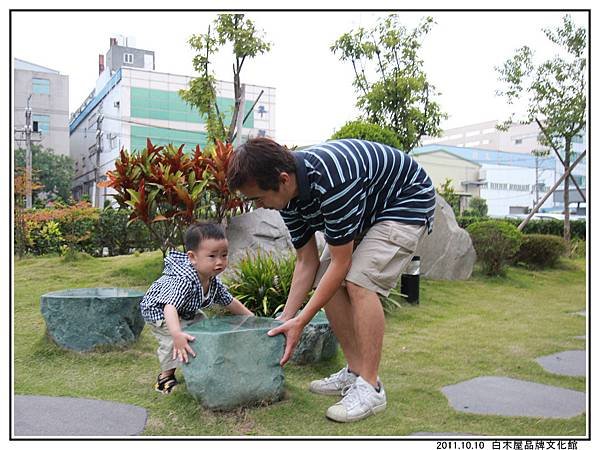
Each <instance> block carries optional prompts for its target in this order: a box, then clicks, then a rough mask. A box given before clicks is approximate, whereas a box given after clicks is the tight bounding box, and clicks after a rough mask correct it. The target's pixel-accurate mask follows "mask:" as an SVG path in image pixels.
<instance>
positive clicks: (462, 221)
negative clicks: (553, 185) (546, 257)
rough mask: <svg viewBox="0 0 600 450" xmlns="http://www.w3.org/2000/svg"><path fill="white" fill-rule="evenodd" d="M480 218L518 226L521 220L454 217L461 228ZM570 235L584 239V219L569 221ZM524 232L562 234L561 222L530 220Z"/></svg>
mask: <svg viewBox="0 0 600 450" xmlns="http://www.w3.org/2000/svg"><path fill="white" fill-rule="evenodd" d="M482 220H494V221H500V222H507V223H510V224H512V225H514V226H515V227H518V226H519V225H520V224H521V222H522V220H521V219H514V218H510V219H508V218H505V219H494V218H490V217H474V216H459V217H457V218H456V222H457V223H458V226H459V227H461V228H465V229H466V228H467V227H468V226H469V225H471V224H472V223H476V222H480V221H482ZM570 223H571V237H573V238H579V239H581V240H585V239H586V230H585V224H586V221H585V220H572V221H571V222H570ZM522 232H523V233H524V234H551V235H555V236H562V235H563V222H562V221H561V220H530V221H529V223H527V225H525V227H524V228H523V230H522Z"/></svg>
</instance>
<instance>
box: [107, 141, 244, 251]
mask: <svg viewBox="0 0 600 450" xmlns="http://www.w3.org/2000/svg"><path fill="white" fill-rule="evenodd" d="M183 149H184V146H183V145H181V146H180V147H175V146H173V145H172V144H169V145H166V146H154V145H153V144H152V142H151V141H150V139H147V142H146V148H145V149H144V150H142V151H141V152H139V153H129V152H128V151H126V150H124V149H122V150H121V152H120V155H119V157H118V158H117V160H116V161H115V168H114V170H111V171H109V172H108V173H107V174H106V176H107V180H106V181H105V182H103V183H102V184H101V186H103V187H110V188H112V189H114V191H115V193H114V194H112V196H113V197H114V198H115V200H116V201H117V203H118V204H119V206H120V207H121V208H127V209H130V210H131V214H130V216H129V219H130V222H132V221H134V220H140V221H142V222H143V223H144V224H146V226H147V227H148V229H149V230H150V233H151V234H152V236H154V238H155V239H156V240H157V242H158V243H159V245H160V248H161V250H162V252H163V255H164V254H166V251H167V250H168V249H169V248H175V247H177V246H178V245H181V244H182V243H183V233H184V231H185V228H186V227H187V226H188V225H189V224H190V223H192V222H194V221H196V220H198V219H200V218H203V219H205V218H207V217H208V216H213V217H214V219H216V220H217V221H219V222H222V221H223V220H225V218H226V217H227V215H229V214H234V213H235V212H236V211H237V210H239V211H240V212H243V210H244V203H243V201H242V200H241V199H240V198H238V197H236V196H234V195H232V194H231V193H230V192H229V189H228V188H227V183H226V181H225V175H226V170H227V165H228V164H229V158H230V157H231V154H232V152H233V147H232V146H231V144H227V145H226V144H223V143H221V142H217V145H216V147H215V149H214V150H213V151H211V152H209V151H205V152H203V151H202V150H201V149H200V146H199V145H196V148H195V150H194V151H193V152H192V153H191V154H190V153H186V152H184V151H183Z"/></svg>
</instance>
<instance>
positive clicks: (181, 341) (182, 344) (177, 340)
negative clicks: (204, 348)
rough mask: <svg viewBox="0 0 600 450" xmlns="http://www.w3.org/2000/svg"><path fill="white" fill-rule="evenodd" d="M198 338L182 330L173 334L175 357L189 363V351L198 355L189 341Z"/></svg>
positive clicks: (193, 354) (194, 355)
mask: <svg viewBox="0 0 600 450" xmlns="http://www.w3.org/2000/svg"><path fill="white" fill-rule="evenodd" d="M194 339H196V338H195V337H194V336H192V335H190V334H187V333H184V332H182V331H180V332H179V333H177V334H175V335H174V336H173V359H178V360H179V361H180V362H185V363H187V362H188V360H189V357H188V353H189V354H190V355H192V356H193V357H196V354H195V353H194V350H192V347H190V344H188V341H193V340H194Z"/></svg>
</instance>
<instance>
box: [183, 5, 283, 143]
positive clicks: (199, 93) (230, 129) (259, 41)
mask: <svg viewBox="0 0 600 450" xmlns="http://www.w3.org/2000/svg"><path fill="white" fill-rule="evenodd" d="M213 25H214V26H215V30H216V34H214V35H211V31H210V26H209V27H208V31H207V33H206V34H198V35H193V36H192V37H191V38H190V39H189V40H188V43H189V45H190V47H192V49H193V50H194V51H195V52H196V55H195V56H194V59H193V60H192V64H193V66H194V70H196V71H197V72H199V73H200V77H198V78H194V79H193V80H191V81H190V83H189V89H181V90H180V91H179V95H180V96H181V98H182V99H183V100H184V101H186V102H187V103H189V104H190V105H192V106H194V107H195V108H197V109H198V111H199V112H200V114H201V115H203V116H204V117H205V122H206V131H207V134H208V142H209V146H210V145H212V144H213V143H215V142H216V141H217V140H220V141H223V142H226V143H231V142H233V137H234V132H235V124H236V121H237V117H238V115H239V112H240V106H241V95H240V93H241V81H240V73H241V71H242V67H243V65H244V62H245V61H246V59H251V58H255V57H256V56H257V55H259V54H262V53H265V52H268V51H269V50H270V49H271V44H270V43H268V42H266V41H264V40H263V38H262V36H261V35H262V33H261V32H259V31H258V30H257V29H256V27H255V25H254V22H252V21H251V20H250V19H246V18H245V17H244V14H219V15H218V16H217V18H216V19H215V20H214V22H213ZM228 43H229V44H231V46H232V49H233V56H234V63H233V86H234V99H235V103H234V109H233V114H232V115H231V122H230V123H229V124H228V125H226V124H224V123H223V120H224V114H223V112H222V111H219V109H218V106H217V94H216V78H215V76H214V75H213V73H212V72H211V71H210V70H209V68H208V66H209V64H211V61H213V58H215V55H216V53H217V52H218V51H219V49H220V47H222V46H224V45H225V44H228Z"/></svg>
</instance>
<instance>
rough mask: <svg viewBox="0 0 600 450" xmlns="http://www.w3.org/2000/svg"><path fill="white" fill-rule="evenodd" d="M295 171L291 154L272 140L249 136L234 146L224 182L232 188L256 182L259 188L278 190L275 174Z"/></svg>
mask: <svg viewBox="0 0 600 450" xmlns="http://www.w3.org/2000/svg"><path fill="white" fill-rule="evenodd" d="M282 172H286V173H290V174H291V173H296V163H295V160H294V155H293V154H292V152H291V151H290V150H288V149H287V148H286V147H284V146H282V145H279V144H278V143H277V142H275V141H273V140H272V139H268V138H264V137H259V138H254V139H249V140H248V141H247V142H246V143H244V144H242V145H240V146H239V147H237V148H236V149H235V151H234V153H233V156H232V158H231V160H230V161H229V167H228V169H227V184H228V185H229V189H230V190H231V191H236V190H238V189H239V188H240V187H242V186H244V185H245V184H247V183H252V182H256V184H257V185H258V187H259V188H260V189H262V190H263V191H267V190H271V191H279V174H281V173H282Z"/></svg>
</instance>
